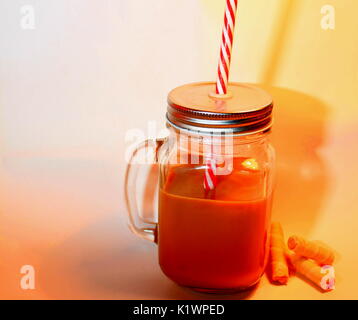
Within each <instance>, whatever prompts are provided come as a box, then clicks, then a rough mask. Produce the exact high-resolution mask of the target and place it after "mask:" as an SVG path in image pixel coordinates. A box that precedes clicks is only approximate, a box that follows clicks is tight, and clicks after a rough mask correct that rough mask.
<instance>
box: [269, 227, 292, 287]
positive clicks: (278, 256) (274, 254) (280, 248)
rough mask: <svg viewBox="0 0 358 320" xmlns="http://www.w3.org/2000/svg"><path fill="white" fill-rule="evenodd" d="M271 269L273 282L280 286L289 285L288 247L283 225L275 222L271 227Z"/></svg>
mask: <svg viewBox="0 0 358 320" xmlns="http://www.w3.org/2000/svg"><path fill="white" fill-rule="evenodd" d="M270 252H271V267H272V280H273V281H274V282H278V283H280V284H287V282H288V278H289V270H288V265H287V261H286V246H285V241H284V236H283V230H282V227H281V224H280V223H278V222H274V223H272V225H271V242H270Z"/></svg>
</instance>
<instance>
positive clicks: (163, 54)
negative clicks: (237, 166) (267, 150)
mask: <svg viewBox="0 0 358 320" xmlns="http://www.w3.org/2000/svg"><path fill="white" fill-rule="evenodd" d="M24 4H25V3H24V2H23V1H20V0H19V1H18V0H14V1H2V2H1V3H0V39H1V40H0V61H1V65H0V111H1V113H0V156H1V158H0V159H1V162H0V298H2V299H213V298H216V299H217V298H219V299H221V298H222V299H240V298H251V299H357V298H358V292H357V287H358V280H357V276H356V269H357V265H358V217H357V212H358V201H357V180H358V149H357V141H358V85H357V83H358V60H357V56H358V41H357V36H356V32H357V30H358V19H357V12H358V2H357V1H356V0H241V1H240V0H239V18H238V25H237V33H236V39H235V44H234V53H233V62H232V72H231V80H233V81H242V82H253V83H258V84H260V85H261V86H262V87H264V88H266V89H267V90H268V91H269V92H270V93H271V94H272V95H273V97H274V100H275V126H274V132H273V135H272V138H273V143H274V145H275V147H276V149H277V154H278V159H277V172H278V175H277V192H276V198H275V203H274V208H273V210H274V212H273V214H274V219H276V220H279V221H281V222H282V224H283V226H284V229H285V233H286V235H291V234H294V233H297V234H302V235H304V236H307V237H309V238H310V239H318V240H322V241H325V242H326V243H328V244H329V245H331V246H332V247H333V248H334V249H335V250H336V251H337V252H338V259H337V263H336V264H335V268H336V274H337V285H336V290H334V291H333V292H330V293H325V294H323V293H321V292H320V291H318V290H317V289H316V288H314V287H312V286H310V285H309V284H307V283H306V282H304V281H302V279H299V278H292V279H290V282H289V284H288V286H273V285H271V284H270V283H269V281H268V279H267V278H266V276H264V277H263V279H262V281H261V284H260V286H259V287H258V288H256V290H254V291H251V292H249V293H245V294H239V295H234V296H227V297H216V296H206V295H201V294H197V293H193V292H191V291H189V290H186V289H183V288H180V287H178V286H176V285H175V284H173V283H172V282H170V281H169V280H168V279H166V278H165V276H164V275H163V274H162V273H161V271H160V268H159V265H158V263H157V248H156V246H155V245H154V244H151V243H147V242H145V241H143V240H140V239H137V238H136V237H135V236H134V235H132V234H131V233H130V232H129V231H128V230H127V226H126V217H125V205H124V199H123V175H124V170H125V165H126V163H125V159H124V158H125V157H124V154H125V150H126V147H128V145H129V144H131V142H126V141H125V134H126V132H127V131H128V130H130V129H133V128H138V129H141V130H144V133H145V134H146V135H153V133H151V132H149V133H148V132H147V128H148V121H156V123H157V129H158V131H159V130H160V129H162V128H164V126H165V123H164V121H165V120H164V115H165V109H166V95H167V93H168V92H169V90H170V89H172V88H174V87H175V86H178V85H180V84H183V83H188V82H194V81H203V80H215V71H216V63H217V58H218V53H219V39H220V34H221V27H222V19H223V12H224V5H225V1H224V0H220V1H219V0H170V1H168V0H155V1H154V0H151V1H147V0H138V1H131V0H123V1H114V0H106V1H88V0H79V1H71V0H62V1H40V0H31V1H27V2H26V4H30V5H33V7H34V9H35V18H36V20H35V21H36V26H35V29H34V30H23V29H22V28H21V26H20V21H21V13H20V8H21V6H22V5H24ZM326 4H330V5H333V6H334V7H335V10H336V28H335V30H326V31H325V30H323V29H322V28H321V26H320V22H321V19H322V17H323V15H322V14H321V12H320V11H321V8H322V6H323V5H326ZM155 133H156V132H154V134H155ZM28 264H29V265H33V266H34V267H35V270H36V289H35V290H26V291H25V290H22V289H21V288H20V279H21V274H20V268H21V266H23V265H28Z"/></svg>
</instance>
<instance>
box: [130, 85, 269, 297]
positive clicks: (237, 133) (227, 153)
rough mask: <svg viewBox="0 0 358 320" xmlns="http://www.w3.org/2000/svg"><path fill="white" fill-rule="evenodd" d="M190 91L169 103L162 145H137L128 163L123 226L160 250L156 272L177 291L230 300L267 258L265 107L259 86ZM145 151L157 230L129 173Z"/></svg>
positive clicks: (252, 279) (182, 90)
mask: <svg viewBox="0 0 358 320" xmlns="http://www.w3.org/2000/svg"><path fill="white" fill-rule="evenodd" d="M214 91H215V84H214V83H209V82H208V83H194V84H188V85H184V86H181V87H178V88H176V89H174V90H173V91H172V92H170V94H169V96H168V112H167V128H168V132H169V135H168V137H166V138H165V139H158V140H156V141H152V140H151V141H146V142H144V143H143V144H142V145H140V146H138V148H137V149H136V151H135V152H134V153H133V155H132V158H131V160H130V163H129V164H128V168H127V174H126V185H125V193H126V201H127V207H128V213H129V226H130V228H131V229H132V231H134V232H135V233H136V234H137V235H139V236H141V237H142V238H145V239H148V240H151V241H153V242H155V243H157V244H158V250H159V264H160V267H161V269H162V271H163V272H164V273H165V274H166V275H167V277H169V278H170V279H171V280H173V281H174V282H176V283H177V284H179V285H182V286H185V287H189V288H192V289H193V290H196V291H201V292H208V293H234V292H237V291H241V290H245V289H248V288H250V287H251V286H253V285H255V284H256V283H258V281H259V280H260V278H261V276H262V274H263V273H264V270H265V267H266V263H267V259H268V252H269V234H268V232H269V226H270V216H271V204H272V195H273V181H274V162H275V153H274V149H273V147H272V146H271V144H270V139H269V137H270V130H271V126H272V110H273V103H272V99H271V97H270V96H269V95H268V94H267V93H266V92H265V91H263V90H261V89H260V88H258V87H255V86H253V85H249V84H242V83H231V84H230V85H229V94H228V95H226V96H217V95H215V94H213V92H214ZM143 148H149V149H151V150H153V154H154V160H155V162H156V163H157V164H158V166H159V177H158V188H159V190H158V209H159V210H158V211H159V212H158V215H157V217H158V218H157V221H155V222H154V223H148V221H144V220H145V219H143V218H142V217H141V215H140V213H139V212H138V206H137V203H136V201H137V199H136V190H135V187H136V184H137V179H138V169H137V167H136V166H135V165H134V163H135V160H136V157H137V154H138V151H139V150H140V149H143Z"/></svg>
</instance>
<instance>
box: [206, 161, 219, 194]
mask: <svg viewBox="0 0 358 320" xmlns="http://www.w3.org/2000/svg"><path fill="white" fill-rule="evenodd" d="M216 185H217V177H216V161H215V160H214V158H213V157H208V158H207V159H205V178H204V188H205V190H214V189H215V188H216Z"/></svg>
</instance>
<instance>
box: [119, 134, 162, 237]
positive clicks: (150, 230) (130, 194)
mask: <svg viewBox="0 0 358 320" xmlns="http://www.w3.org/2000/svg"><path fill="white" fill-rule="evenodd" d="M164 142H165V139H156V140H149V139H148V140H145V141H143V142H142V143H141V144H139V145H138V147H137V148H136V149H135V150H134V151H133V153H132V155H131V157H130V159H129V162H128V165H127V170H126V176H125V184H124V192H125V199H126V205H127V212H128V218H129V219H128V226H129V228H130V230H131V231H132V232H133V233H134V234H136V235H137V236H139V237H141V238H143V239H146V240H149V241H152V242H155V241H156V224H154V223H148V222H145V221H143V218H142V217H141V216H140V214H139V210H138V205H137V199H136V195H137V176H138V168H136V166H135V165H134V161H135V159H136V158H137V156H138V153H139V152H140V151H141V150H143V149H146V148H147V147H151V148H152V149H153V150H154V164H156V163H158V152H159V149H160V147H161V146H162V145H163V143H164Z"/></svg>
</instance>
